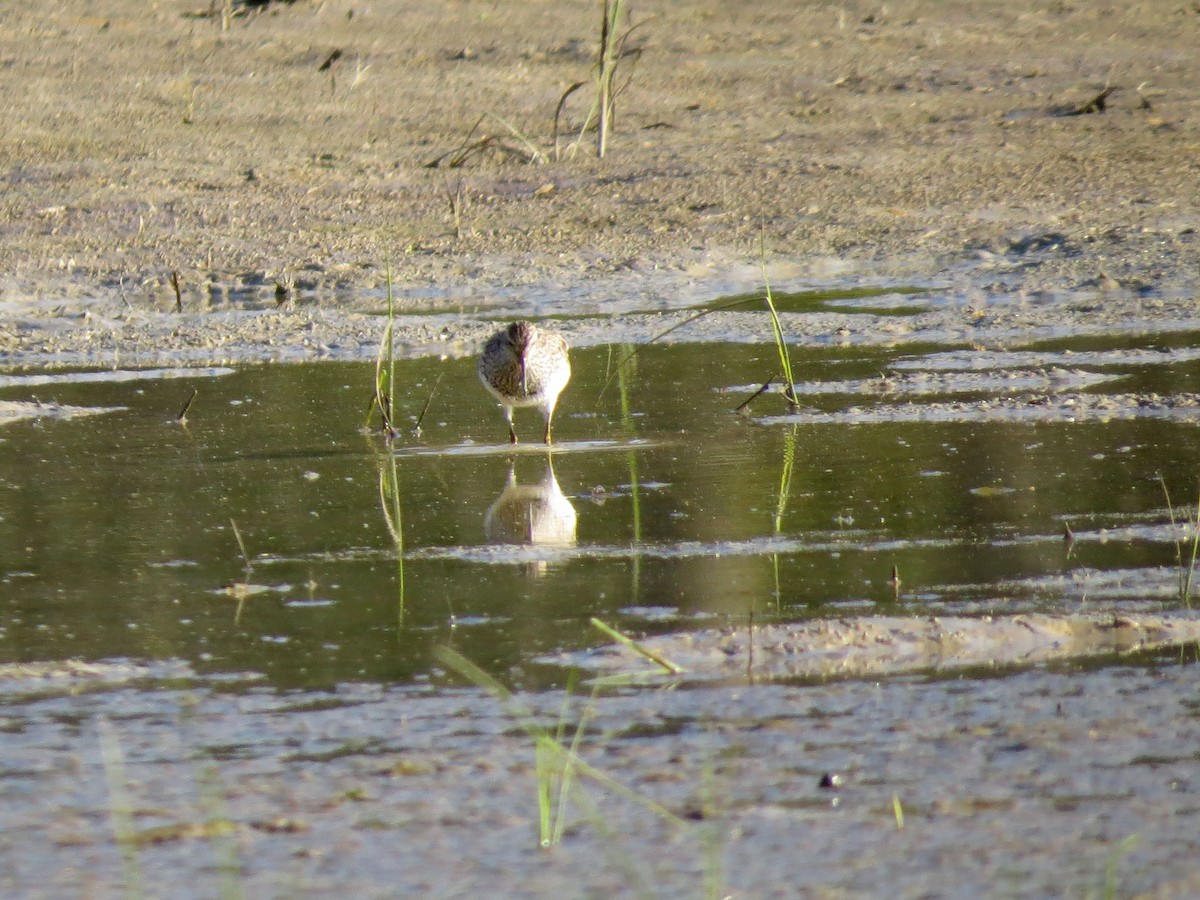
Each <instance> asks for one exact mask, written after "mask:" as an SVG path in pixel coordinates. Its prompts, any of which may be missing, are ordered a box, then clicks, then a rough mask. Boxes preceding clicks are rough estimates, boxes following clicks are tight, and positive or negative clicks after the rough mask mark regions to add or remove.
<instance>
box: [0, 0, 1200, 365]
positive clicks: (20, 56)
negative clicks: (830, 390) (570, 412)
mask: <svg viewBox="0 0 1200 900" xmlns="http://www.w3.org/2000/svg"><path fill="white" fill-rule="evenodd" d="M214 6H216V7H218V14H210V11H209V5H208V4H207V3H206V2H204V0H182V2H161V3H155V4H145V3H141V2H135V0H113V2H110V3H107V4H105V5H104V7H103V9H102V10H100V11H97V9H96V8H95V5H94V4H89V3H84V2H63V3H57V4H52V5H50V6H46V5H37V4H10V5H8V6H6V7H5V8H4V9H3V10H0V98H2V99H0V104H2V105H3V108H4V122H5V128H4V130H3V132H2V133H0V173H2V177H3V183H4V192H3V200H2V202H0V274H2V276H3V281H2V286H3V287H2V290H3V293H2V295H0V300H2V301H3V306H2V308H0V311H2V312H3V319H4V320H3V321H0V360H3V361H7V362H9V363H22V362H27V363H32V364H39V363H46V362H52V361H54V360H55V359H56V358H58V359H59V361H61V362H63V363H73V362H88V361H91V362H109V361H111V360H108V359H104V358H101V357H95V356H89V355H88V352H89V348H93V347H95V346H97V344H104V345H105V346H109V348H110V349H112V350H113V351H114V352H116V353H117V354H119V353H120V352H121V351H122V350H123V349H128V350H131V351H137V350H138V349H139V348H140V349H141V351H142V353H143V356H145V355H146V352H147V351H148V350H149V349H151V348H152V349H154V350H156V351H157V352H158V353H159V354H162V353H166V354H168V355H169V354H171V353H172V351H183V358H184V359H187V358H188V356H187V352H186V351H188V350H189V348H192V349H194V348H195V347H197V346H200V347H204V346H213V345H216V346H221V347H226V348H232V350H230V352H229V354H228V355H229V357H230V358H244V357H247V356H249V357H251V358H288V354H287V351H288V350H295V351H297V352H300V353H303V352H304V348H305V347H320V346H321V345H322V344H324V345H326V346H329V345H330V344H331V343H337V338H338V337H339V336H340V337H341V338H343V341H342V343H343V344H344V343H345V341H344V338H345V336H346V334H352V335H357V336H360V337H361V339H362V341H363V342H369V341H370V340H372V339H374V337H375V336H376V335H377V334H378V328H377V323H376V322H367V323H361V322H359V323H354V324H352V325H350V326H347V325H346V324H345V323H344V322H342V321H341V320H339V321H338V322H337V323H336V324H334V325H330V324H328V321H327V319H328V318H329V317H330V316H333V317H335V318H336V317H337V315H338V314H339V313H340V312H342V311H344V310H348V309H352V308H354V306H355V303H356V301H358V302H359V303H361V297H362V296H363V293H362V292H363V291H364V289H367V288H379V287H380V286H381V285H382V284H383V283H384V280H385V274H384V273H385V263H386V261H387V260H388V259H389V257H390V258H391V259H392V261H393V263H394V266H395V269H396V280H397V283H398V286H399V290H400V294H401V296H402V297H406V296H425V295H427V294H428V291H429V289H430V288H437V289H439V290H453V289H456V288H457V289H460V290H461V289H464V288H463V286H464V285H465V286H467V287H466V288H465V289H466V290H469V291H475V292H479V293H484V294H486V293H487V292H488V291H491V290H494V289H499V288H505V289H510V290H511V289H512V288H513V287H520V286H521V285H538V286H541V287H543V288H545V287H546V286H549V287H550V289H551V290H553V289H554V288H555V287H561V288H563V289H564V296H565V295H566V292H567V290H568V289H570V288H572V287H577V286H579V285H584V286H585V287H590V289H592V290H594V291H596V292H600V293H602V292H603V291H604V290H606V289H607V288H606V285H608V284H609V283H610V282H611V281H612V280H613V279H618V280H621V279H623V281H621V284H622V285H624V287H622V288H621V290H622V291H632V292H635V293H636V292H637V291H638V290H639V287H638V285H642V286H643V288H642V289H643V290H644V291H649V292H651V293H657V294H658V295H661V296H668V295H672V294H676V293H679V292H680V291H684V290H689V289H698V290H700V291H701V292H703V290H704V287H703V286H704V285H705V284H706V283H708V284H710V285H712V284H718V283H720V284H730V285H731V286H734V287H736V286H738V285H741V284H744V283H749V282H751V281H752V280H753V279H754V277H755V276H756V265H755V264H756V262H757V255H758V250H757V246H758V241H759V235H760V233H761V234H762V235H763V236H764V237H765V241H766V246H767V248H768V257H769V259H770V261H771V263H772V268H773V269H774V270H775V271H777V272H778V273H780V275H781V276H782V277H783V278H785V279H787V278H795V279H808V280H810V281H817V282H819V281H821V280H822V279H826V280H834V279H837V278H839V277H844V276H846V275H848V274H849V275H854V274H862V273H869V274H872V275H874V276H882V277H888V278H897V279H909V280H911V279H913V278H920V277H939V276H944V275H945V273H946V272H948V271H955V270H956V268H955V267H958V266H961V265H962V264H970V265H974V266H976V267H978V266H980V265H982V266H983V267H984V269H983V274H982V276H981V277H976V278H974V279H973V280H972V284H974V285H976V286H977V287H978V289H980V290H982V291H984V292H986V291H988V290H992V289H995V290H1010V289H1013V287H1014V285H1019V288H1020V289H1021V290H1023V291H1028V292H1039V291H1042V292H1051V291H1072V290H1077V289H1084V290H1088V291H1095V292H1099V294H1100V295H1101V296H1102V299H1103V301H1104V302H1103V304H1102V305H1103V307H1104V308H1105V309H1106V310H1107V311H1109V312H1111V313H1112V315H1113V317H1114V319H1115V320H1119V319H1120V318H1121V317H1122V315H1123V314H1124V312H1125V310H1126V309H1127V308H1134V309H1136V310H1138V311H1139V315H1140V314H1143V313H1145V311H1146V309H1147V306H1148V304H1149V306H1150V307H1151V309H1150V313H1149V314H1150V315H1151V316H1153V317H1158V318H1160V319H1166V320H1168V321H1169V320H1172V319H1174V318H1177V317H1178V316H1179V315H1180V314H1181V313H1187V312H1188V311H1189V310H1190V308H1191V307H1192V306H1194V302H1191V301H1193V300H1194V293H1195V280H1196V272H1197V271H1200V265H1198V263H1200V237H1198V236H1197V232H1196V227H1197V221H1198V214H1197V206H1198V200H1200V187H1198V185H1200V139H1198V133H1200V132H1198V128H1197V120H1198V115H1197V114H1198V112H1200V69H1198V68H1197V67H1196V66H1195V64H1194V53H1195V48H1196V47H1197V46H1200V14H1198V13H1197V12H1196V11H1195V10H1194V9H1193V8H1191V6H1189V5H1180V4H1178V3H1171V2H1155V3H1148V4H1140V5H1138V6H1137V7H1135V8H1126V7H1123V6H1120V5H1114V6H1112V7H1111V8H1105V9H1103V10H1097V9H1095V8H1093V7H1091V6H1088V5H1079V4H1075V5H1072V4H1050V5H1045V4H1031V3H981V4H971V5H969V6H963V5H960V4H953V5H946V4H940V3H935V2H920V0H918V2H898V3H887V4H882V5H881V4H876V3H846V4H837V5H812V6H804V7H802V8H800V9H797V7H796V4H793V3H790V2H775V0H765V2H762V3H755V4H751V5H748V6H742V5H735V6H729V5H728V4H723V3H717V2H695V3H663V2H648V3H639V4H635V5H634V6H633V10H632V21H633V22H634V23H636V24H637V25H638V27H637V28H636V30H635V31H634V32H633V33H632V34H631V35H630V37H629V39H628V45H627V46H629V47H637V48H640V49H641V50H642V52H641V54H640V56H639V57H638V58H637V60H636V65H635V64H634V59H633V58H632V57H631V58H629V59H627V60H626V62H625V64H624V65H625V71H624V75H625V76H629V78H628V84H627V87H626V88H625V89H624V90H623V91H622V93H621V94H620V96H619V99H618V107H617V123H616V124H617V127H616V131H615V133H614V134H613V136H612V139H611V147H610V150H609V153H608V154H607V156H606V157H605V158H604V159H602V160H600V159H597V158H595V154H594V152H593V147H592V138H591V137H590V136H588V137H587V138H586V139H585V140H584V142H583V144H582V146H580V147H578V148H576V151H577V152H574V153H572V152H571V148H570V144H571V143H572V141H573V140H574V135H575V128H577V126H578V124H579V122H580V121H581V118H582V116H583V114H584V112H585V107H586V100H585V94H586V93H587V91H586V89H582V90H580V91H578V92H576V93H575V94H574V95H572V97H571V98H570V100H568V102H567V104H566V111H565V114H564V117H563V127H562V129H561V132H562V133H561V135H560V138H559V153H558V154H557V155H558V156H559V157H560V158H559V159H555V155H556V154H555V151H554V147H553V144H552V137H553V123H554V112H555V108H556V106H557V104H558V101H559V98H560V97H561V96H562V94H563V92H564V91H565V90H566V89H567V88H568V87H569V86H570V85H572V84H573V83H575V82H578V81H587V80H588V78H589V77H590V72H591V65H592V59H593V54H594V45H595V38H596V34H597V31H598V19H599V13H598V4H596V3H594V2H583V0H574V2H564V3H554V4H548V3H544V2H515V3H505V4H498V3H494V2H452V3H439V4H400V3H395V2H379V3H369V4H368V3H361V2H351V0H324V2H305V0H301V2H296V3H294V4H280V3H271V4H269V5H268V6H267V7H266V8H265V10H264V9H259V10H249V9H244V8H242V7H241V6H238V5H234V7H233V8H232V11H233V12H234V13H235V15H234V16H233V17H232V18H231V19H229V20H228V28H227V29H223V27H222V24H223V23H222V18H221V16H220V15H219V7H220V4H214ZM335 55H336V58H334V57H335ZM327 62H328V65H327V66H326V65H325V63H327ZM622 83H624V81H623V82H622ZM1106 87H1111V88H1113V90H1112V92H1111V93H1109V94H1108V95H1107V96H1106V98H1105V100H1104V104H1103V105H1104V109H1103V111H1102V112H1090V113H1085V114H1081V115H1057V114H1055V113H1056V112H1062V111H1070V110H1072V109H1080V108H1084V107H1086V105H1087V103H1088V101H1090V100H1091V99H1092V98H1095V97H1096V96H1097V95H1098V94H1100V93H1101V92H1102V91H1103V90H1104V89H1105V88H1106ZM481 117H483V120H482V121H480V119H481ZM568 126H570V128H568ZM488 136H491V137H493V138H495V140H494V141H493V142H491V143H489V144H488V146H487V147H486V148H484V149H482V150H481V151H480V152H478V153H474V154H470V155H469V158H467V159H466V160H465V162H464V163H463V165H461V166H459V167H455V168H451V167H450V166H449V162H450V161H452V159H453V157H454V155H455V151H456V150H460V149H461V148H463V147H465V146H468V145H470V144H473V143H474V142H476V141H479V140H480V139H482V138H485V137H488ZM533 151H536V154H537V160H536V161H534V162H530V161H529V160H528V158H527V156H528V154H529V153H530V152H533ZM448 154H449V156H447V155H448ZM523 154H524V155H523ZM439 159H440V160H441V164H440V165H437V166H435V167H430V163H432V162H434V161H436V160H439ZM172 273H176V274H177V277H178V279H179V282H180V286H181V300H182V309H183V313H182V314H179V313H177V312H176V298H175V291H174V288H173V287H172V285H171V277H172ZM731 273H732V275H731ZM696 285H700V287H699V288H695V286H696ZM277 286H278V288H277ZM277 290H278V297H279V299H280V300H284V301H289V302H285V303H284V304H283V308H282V309H280V310H278V311H276V310H275V309H274V307H275V300H276V296H277ZM421 291H424V292H425V294H421V293H420V292H421ZM1163 298H1166V299H1167V300H1171V299H1174V300H1176V301H1182V305H1177V306H1174V307H1170V306H1169V307H1167V308H1161V307H1155V306H1154V304H1155V303H1161V302H1163ZM246 301H253V302H256V303H258V305H259V306H260V307H261V308H262V309H263V310H264V313H263V315H261V316H255V317H248V318H244V319H229V318H224V319H222V318H220V317H217V316H210V315H209V313H210V311H217V312H220V311H221V310H224V309H228V308H229V307H230V306H237V305H239V304H244V303H245V302H246ZM372 302H373V304H374V307H375V309H376V310H377V309H378V306H379V303H378V299H377V298H376V299H374V300H373V301H372ZM297 306H306V307H307V309H306V311H305V312H304V313H303V314H301V313H299V312H297V311H296V310H295V307H297ZM569 307H570V304H569V303H567V304H566V305H565V311H569ZM314 310H315V311H314ZM1047 315H1053V312H1052V311H1048V312H1047ZM205 316H208V318H205ZM197 317H199V318H197ZM314 318H315V319H316V322H315V324H314V321H313V320H314ZM827 324H828V325H829V326H830V327H832V328H836V327H837V325H836V323H821V324H820V326H819V328H824V327H825V326H826V325H827ZM322 329H328V331H329V334H322ZM314 330H315V331H316V332H317V334H316V335H315V336H314V334H313V332H314ZM643 330H644V331H645V330H649V328H648V327H647V328H646V329H643ZM630 336H631V337H633V338H635V339H636V338H637V337H638V334H636V333H635V334H631V335H630ZM406 337H407V338H408V339H409V343H410V344H412V345H414V346H416V347H418V348H419V347H421V346H423V345H425V344H427V343H430V342H437V341H438V339H439V338H444V337H445V335H444V334H442V333H441V332H440V330H439V329H427V330H425V331H422V330H421V328H420V327H415V328H414V330H413V331H412V332H411V333H409V334H407V335H406ZM476 338H477V335H476V334H474V333H473V332H470V333H466V334H465V335H463V336H462V340H463V342H464V344H470V343H471V342H472V341H474V340H476ZM281 347H282V348H284V349H283V350H281V349H280V348H281ZM63 354H65V355H63ZM201 355H203V354H201ZM209 355H210V356H211V355H212V354H209ZM135 358H137V357H136V354H135Z"/></svg>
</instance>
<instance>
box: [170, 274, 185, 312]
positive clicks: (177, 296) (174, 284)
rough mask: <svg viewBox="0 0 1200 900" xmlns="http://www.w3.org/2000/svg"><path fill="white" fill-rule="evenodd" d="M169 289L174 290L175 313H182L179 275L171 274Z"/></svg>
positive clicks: (181, 292)
mask: <svg viewBox="0 0 1200 900" xmlns="http://www.w3.org/2000/svg"><path fill="white" fill-rule="evenodd" d="M171 287H173V288H174V289H175V312H183V291H182V290H181V289H180V287H179V273H178V272H172V273H171Z"/></svg>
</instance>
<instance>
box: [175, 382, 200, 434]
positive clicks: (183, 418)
mask: <svg viewBox="0 0 1200 900" xmlns="http://www.w3.org/2000/svg"><path fill="white" fill-rule="evenodd" d="M199 393H200V389H199V388H192V396H190V397H188V398H187V402H186V403H185V404H183V408H182V409H180V410H179V415H177V416H176V417H175V421H176V422H178V423H179V424H180V425H182V426H183V427H184V428H187V423H188V420H187V414H188V410H189V409H191V408H192V404H193V403H195V402H196V395H197V394H199Z"/></svg>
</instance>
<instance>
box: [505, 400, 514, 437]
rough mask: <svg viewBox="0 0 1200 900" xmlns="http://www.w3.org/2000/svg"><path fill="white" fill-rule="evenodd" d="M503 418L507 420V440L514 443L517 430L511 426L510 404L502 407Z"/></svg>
mask: <svg viewBox="0 0 1200 900" xmlns="http://www.w3.org/2000/svg"><path fill="white" fill-rule="evenodd" d="M504 418H505V419H506V420H508V442H509V443H510V444H515V443H516V442H517V432H516V430H515V429H514V428H513V409H512V407H511V406H506V407H504Z"/></svg>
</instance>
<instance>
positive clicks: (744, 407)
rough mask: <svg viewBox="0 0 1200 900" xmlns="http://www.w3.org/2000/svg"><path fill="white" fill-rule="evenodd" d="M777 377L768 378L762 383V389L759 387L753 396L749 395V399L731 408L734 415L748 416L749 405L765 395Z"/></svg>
mask: <svg viewBox="0 0 1200 900" xmlns="http://www.w3.org/2000/svg"><path fill="white" fill-rule="evenodd" d="M778 377H779V376H778V375H772V376H771V377H770V378H768V379H767V380H766V381H764V382H763V385H762V387H760V388H759V389H758V390H757V391H755V392H754V393H753V394H751V395H750V396H749V397H747V398H746V399H745V400H743V401H742V402H741V403H739V404H738V405H737V406H735V407H734V408H733V411H734V412H735V413H737V414H738V415H742V416H748V415H750V404H751V403H753V402H754V401H755V400H757V399H758V398H759V397H761V396H762V395H763V394H765V393H766V392H767V389H768V388H770V387H771V385H772V384H774V383H775V379H776V378H778Z"/></svg>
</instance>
